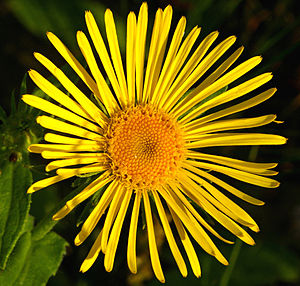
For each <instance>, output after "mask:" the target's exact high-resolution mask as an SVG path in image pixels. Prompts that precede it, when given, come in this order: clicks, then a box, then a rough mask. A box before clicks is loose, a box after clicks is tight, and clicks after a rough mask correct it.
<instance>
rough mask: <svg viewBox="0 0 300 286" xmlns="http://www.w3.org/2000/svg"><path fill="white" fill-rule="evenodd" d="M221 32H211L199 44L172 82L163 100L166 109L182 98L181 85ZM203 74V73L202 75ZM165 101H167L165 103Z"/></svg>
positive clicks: (162, 103)
mask: <svg viewBox="0 0 300 286" xmlns="http://www.w3.org/2000/svg"><path fill="white" fill-rule="evenodd" d="M218 35H219V33H218V32H217V31H215V32H212V33H210V34H209V35H208V36H207V37H206V38H205V39H204V40H203V41H202V42H201V43H200V45H199V46H198V48H197V49H196V51H195V52H194V53H193V55H192V56H191V57H190V59H189V60H188V62H187V63H186V64H185V65H184V67H183V68H182V70H181V72H180V73H179V75H178V76H177V78H176V80H175V81H174V83H173V84H172V86H171V88H170V89H169V91H168V93H167V94H166V96H165V97H164V98H163V99H162V100H161V103H160V106H161V107H163V108H164V110H166V111H169V110H170V108H171V107H172V106H173V105H174V104H175V103H176V102H177V101H178V100H179V99H180V97H181V96H182V94H184V92H183V93H182V92H181V91H180V89H181V86H182V85H183V84H184V83H185V81H186V80H187V78H188V77H189V76H190V74H191V73H192V72H193V71H194V69H195V67H196V66H197V65H198V63H199V62H200V61H201V60H202V58H203V57H204V55H205V54H206V52H207V50H208V49H209V47H210V46H211V45H212V44H213V42H214V41H215V40H216V38H217V37H218ZM200 76H201V75H200ZM164 103H166V104H165V105H164Z"/></svg>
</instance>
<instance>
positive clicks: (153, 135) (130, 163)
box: [106, 105, 184, 189]
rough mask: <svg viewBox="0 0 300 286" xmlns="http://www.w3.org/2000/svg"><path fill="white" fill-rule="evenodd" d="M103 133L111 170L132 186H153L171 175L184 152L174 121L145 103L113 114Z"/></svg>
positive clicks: (181, 135)
mask: <svg viewBox="0 0 300 286" xmlns="http://www.w3.org/2000/svg"><path fill="white" fill-rule="evenodd" d="M106 137H107V141H108V149H107V152H108V156H109V157H110V158H111V167H112V172H113V173H114V174H115V175H117V176H119V177H120V178H121V180H122V181H124V182H125V183H127V184H128V185H129V186H130V187H132V188H149V189H151V188H155V187H156V186H157V185H158V184H161V183H163V182H165V181H166V180H167V179H169V178H171V177H174V176H175V175H176V171H177V169H178V167H179V165H180V162H181V161H182V159H183V156H184V140H183V134H182V130H181V129H180V127H179V125H178V123H177V122H176V121H174V120H172V119H171V118H170V117H169V115H168V114H166V113H165V112H163V111H157V110H155V109H153V108H152V107H151V106H149V105H146V106H137V107H131V108H128V109H126V110H124V111H122V112H120V113H118V114H116V115H115V116H114V117H112V118H111V122H110V124H109V126H108V129H107V133H106Z"/></svg>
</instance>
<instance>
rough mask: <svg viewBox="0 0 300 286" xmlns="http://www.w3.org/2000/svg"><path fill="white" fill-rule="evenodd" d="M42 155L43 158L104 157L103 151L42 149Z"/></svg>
mask: <svg viewBox="0 0 300 286" xmlns="http://www.w3.org/2000/svg"><path fill="white" fill-rule="evenodd" d="M42 157H43V158H45V159H63V158H65V159H66V158H91V157H97V158H103V157H106V155H105V153H69V152H57V151H42Z"/></svg>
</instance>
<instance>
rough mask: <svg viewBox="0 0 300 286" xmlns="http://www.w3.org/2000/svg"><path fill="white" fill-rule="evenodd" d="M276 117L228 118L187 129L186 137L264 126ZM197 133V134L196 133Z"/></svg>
mask: <svg viewBox="0 0 300 286" xmlns="http://www.w3.org/2000/svg"><path fill="white" fill-rule="evenodd" d="M275 119H276V115H274V114H270V115H264V116H259V117H253V118H239V119H226V120H218V121H214V122H210V123H207V124H203V125H200V126H195V127H193V128H192V129H188V130H186V134H187V135H186V136H185V138H186V139H187V140H197V135H198V134H204V133H212V132H219V131H227V130H237V129H244V128H254V127H258V126H263V125H266V124H269V123H271V122H273V121H274V120H275ZM195 133H196V134H195Z"/></svg>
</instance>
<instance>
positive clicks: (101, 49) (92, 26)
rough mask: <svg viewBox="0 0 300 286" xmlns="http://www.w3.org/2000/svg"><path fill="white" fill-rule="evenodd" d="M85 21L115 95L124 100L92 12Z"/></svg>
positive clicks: (88, 12) (87, 12)
mask: <svg viewBox="0 0 300 286" xmlns="http://www.w3.org/2000/svg"><path fill="white" fill-rule="evenodd" d="M85 21H86V25H87V28H88V30H89V34H90V36H91V38H92V41H93V44H94V46H95V48H96V51H97V53H98V56H99V57H100V60H101V62H102V65H103V67H104V69H105V71H106V73H107V76H108V78H109V81H110V82H111V85H112V87H113V89H114V91H115V94H116V96H117V98H119V99H122V92H121V88H120V85H119V83H118V80H117V77H116V74H115V71H114V68H113V65H112V63H111V60H110V56H109V54H108V52H107V49H106V46H105V43H104V41H103V38H102V36H101V33H100V31H99V28H98V25H97V23H96V21H95V18H94V16H93V14H92V13H91V12H90V11H86V13H85Z"/></svg>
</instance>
